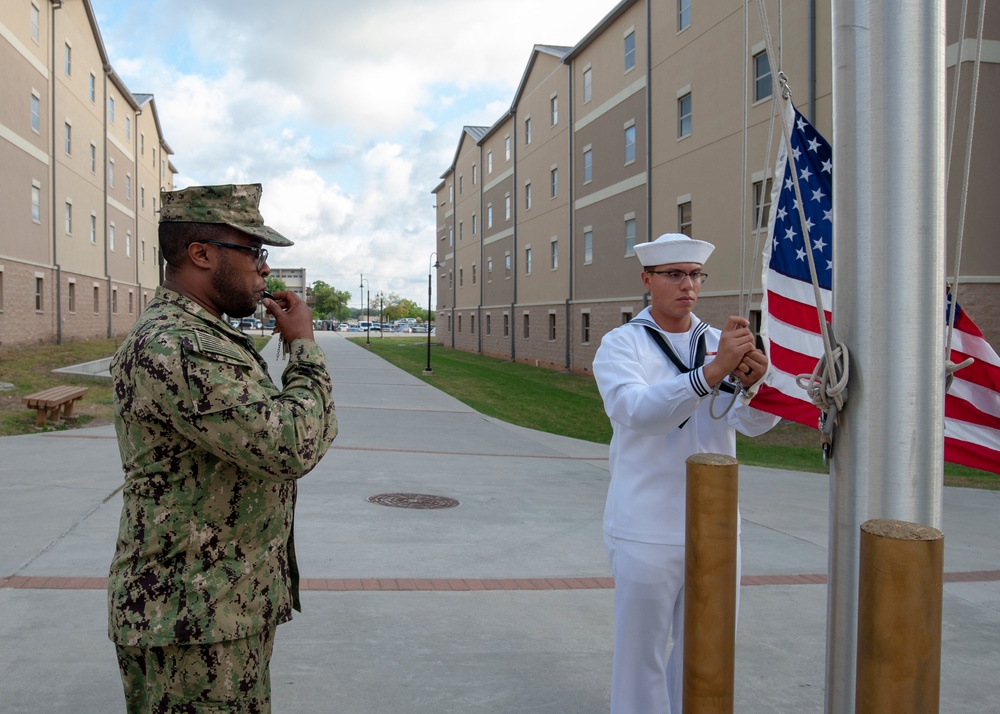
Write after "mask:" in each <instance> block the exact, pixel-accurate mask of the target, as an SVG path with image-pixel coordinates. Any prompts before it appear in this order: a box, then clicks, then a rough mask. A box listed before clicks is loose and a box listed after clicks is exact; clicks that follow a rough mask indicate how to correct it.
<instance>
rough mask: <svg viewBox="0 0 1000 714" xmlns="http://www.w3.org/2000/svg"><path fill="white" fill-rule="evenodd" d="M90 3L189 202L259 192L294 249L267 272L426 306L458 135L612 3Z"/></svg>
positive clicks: (489, 116)
mask: <svg viewBox="0 0 1000 714" xmlns="http://www.w3.org/2000/svg"><path fill="white" fill-rule="evenodd" d="M92 4H93V6H94V8H95V10H96V12H97V14H98V23H99V25H100V28H101V33H102V36H103V39H104V42H105V45H106V47H107V50H108V53H109V55H110V57H111V60H112V64H113V66H114V67H115V69H116V71H117V72H118V74H119V75H120V76H122V78H123V79H124V80H125V83H126V85H127V86H129V88H130V89H132V90H133V91H135V92H150V93H152V94H154V95H155V97H156V103H157V108H158V111H159V114H160V120H161V125H162V126H163V129H164V132H165V134H166V136H165V138H166V141H167V143H168V144H169V145H170V146H171V148H172V149H173V150H174V152H175V155H174V156H173V157H172V161H173V162H174V165H175V166H176V167H177V168H178V170H179V172H180V174H179V175H178V182H177V183H178V186H185V185H190V184H194V183H224V182H249V181H256V182H260V183H262V184H264V198H263V202H262V206H261V210H262V212H263V213H264V217H265V219H266V220H267V222H268V224H270V225H273V226H274V227H275V228H276V229H277V230H279V231H282V232H287V234H288V235H289V237H290V238H292V239H293V240H295V241H296V245H295V246H294V247H292V248H287V249H275V250H274V251H273V253H272V258H271V261H270V262H271V263H272V264H273V265H276V266H284V265H287V266H288V267H303V266H304V267H306V268H307V271H308V273H307V274H308V279H309V280H310V281H314V280H324V281H325V282H328V283H331V284H333V285H334V286H335V287H337V288H338V289H345V290H353V291H354V293H355V294H357V289H356V288H357V283H358V275H359V274H360V273H364V274H365V275H366V276H370V278H371V287H372V290H373V291H375V290H379V289H381V290H388V291H392V292H396V293H398V294H400V295H402V296H403V297H409V298H410V299H413V300H416V301H417V302H418V304H423V303H424V302H425V301H426V297H427V296H426V265H425V263H426V260H427V256H428V255H429V254H430V252H431V251H432V250H434V249H435V243H434V237H435V232H436V227H435V225H434V221H435V215H434V212H433V209H432V207H431V204H432V200H431V195H430V191H431V189H433V188H434V186H435V185H437V183H438V181H439V176H440V175H441V173H442V172H443V171H444V170H445V169H447V168H448V166H449V164H450V163H451V160H452V158H453V156H454V151H455V147H456V146H457V142H458V140H459V139H460V136H461V131H462V127H463V126H464V125H466V124H478V125H487V126H489V125H492V124H493V123H494V122H495V121H496V120H497V119H499V118H500V116H502V114H503V113H504V112H505V111H506V110H507V109H508V108H509V106H510V102H511V100H512V99H513V91H514V90H515V88H516V86H517V84H518V82H519V81H520V79H521V76H522V73H523V71H524V68H525V65H526V63H527V61H528V59H529V57H530V53H531V49H532V46H533V45H534V44H535V43H540V44H564V45H573V44H575V43H576V42H578V41H579V40H580V39H582V37H583V36H584V35H585V34H586V33H587V32H588V31H589V30H590V29H591V27H593V25H594V24H596V23H597V22H598V21H599V20H600V19H601V18H602V17H603V16H604V15H605V14H606V13H607V12H609V11H610V10H611V9H612V8H613V7H614V6H615V5H616V4H617V2H616V0H547V2H542V3H540V2H537V0H506V2H493V3H488V2H483V1H482V0H479V1H478V2H472V3H470V2H467V1H465V0H425V1H424V2H421V3H413V2H411V0H369V1H368V2H364V3H361V2H357V1H356V0H352V1H351V2H347V1H346V0H295V1H294V2H283V3H279V2H274V1H273V0H212V2H204V0H147V1H146V2H143V3H135V2H132V1H131V0H92ZM150 27H156V28H157V31H156V32H153V33H151V32H150V31H149V28H150Z"/></svg>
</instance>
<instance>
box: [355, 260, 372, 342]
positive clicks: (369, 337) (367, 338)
mask: <svg viewBox="0 0 1000 714" xmlns="http://www.w3.org/2000/svg"><path fill="white" fill-rule="evenodd" d="M365 286H368V329H367V330H365V344H366V345H370V344H371V343H372V290H371V285H369V283H368V279H367V278H366V277H365V276H364V275H362V276H361V285H359V286H358V287H359V288H361V303H362V304H361V307H364V306H365V304H364V303H365Z"/></svg>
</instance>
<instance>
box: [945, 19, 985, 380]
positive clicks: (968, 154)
mask: <svg viewBox="0 0 1000 714" xmlns="http://www.w3.org/2000/svg"><path fill="white" fill-rule="evenodd" d="M966 2H968V0H966ZM962 15H963V22H962V25H961V27H960V30H959V36H958V52H957V54H956V56H955V87H956V91H955V95H954V96H953V99H955V100H957V99H958V89H957V88H958V82H959V79H958V78H959V76H960V75H961V74H962V48H963V47H964V46H965V22H964V15H965V8H964V6H963V8H962ZM985 16H986V0H980V3H979V27H978V32H977V35H976V59H975V62H974V63H973V66H972V88H971V90H970V97H969V128H968V133H967V135H966V139H965V167H964V169H965V173H964V174H963V176H962V200H961V203H960V204H959V214H958V236H957V238H956V241H955V277H954V280H953V281H952V301H951V309H950V310H949V314H948V339H947V340H946V341H945V348H944V358H945V364H946V365H947V367H946V373H947V376H946V385H947V386H946V390H947V387H949V386H951V379H952V376H953V375H954V373H955V372H956V371H957V370H958V369H960V368H961V367H962V366H966V364H967V363H968V360H966V361H964V362H962V363H961V365H956V364H954V363H953V362H952V361H951V341H952V336H953V334H954V332H955V315H956V314H957V313H958V310H957V306H958V286H959V283H958V279H959V277H961V275H962V271H961V264H962V244H963V242H964V241H965V211H966V208H967V206H968V203H969V174H970V172H971V165H972V138H973V134H974V132H975V126H976V101H977V98H978V96H979V70H980V65H981V64H982V57H983V26H984V22H985ZM955 113H956V111H955V107H954V106H953V107H952V116H951V127H950V133H951V137H952V138H951V140H950V141H949V148H948V167H947V174H946V175H950V174H951V146H952V143H953V141H954V136H955Z"/></svg>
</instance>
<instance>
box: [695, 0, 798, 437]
mask: <svg viewBox="0 0 1000 714" xmlns="http://www.w3.org/2000/svg"><path fill="white" fill-rule="evenodd" d="M752 1H753V0H746V2H744V3H743V135H742V136H743V145H742V167H741V171H740V263H739V265H740V297H739V312H738V314H739V315H742V316H743V318H744V319H746V320H747V321H748V322H749V321H750V312H751V308H752V306H753V290H754V277H755V275H756V273H757V256H759V255H760V253H761V249H760V236H761V231H760V229H759V227H760V225H761V222H762V221H763V218H764V200H763V197H764V195H766V194H767V193H769V192H767V191H766V189H767V173H768V167H769V166H770V161H771V149H772V137H773V136H774V119H775V106H776V105H775V103H774V102H771V118H770V120H769V123H768V127H767V151H766V153H765V156H764V162H765V163H764V179H763V180H762V181H761V200H760V203H759V205H758V206H757V211H756V215H755V217H754V219H753V224H752V225H751V227H750V229H751V231H753V232H754V233H755V238H754V250H753V258H752V259H751V264H750V284H749V286H748V285H747V282H746V275H745V272H744V270H743V266H744V265H746V244H747V235H746V218H745V216H746V214H747V210H746V205H747V204H746V200H747V192H746V185H745V183H744V181H745V180H746V177H747V165H748V163H749V162H748V160H747V153H748V149H747V144H748V141H747V137H748V135H749V133H750V129H749V125H750V119H749V114H748V107H749V104H750V103H749V96H748V93H749V87H750V64H749V62H750V59H749V58H750V19H749V10H748V7H749V5H750V3H751V2H752ZM763 4H764V0H759V2H758V13H760V12H763V13H764V16H763V18H762V20H761V25H762V26H763V27H764V34H765V35H766V36H767V37H768V38H769V37H770V27H769V26H768V25H767V15H766V10H764V9H763ZM778 4H779V18H780V5H781V0H778ZM779 23H780V19H779ZM767 42H768V43H769V39H768V40H767ZM767 59H768V66H769V67H774V66H775V65H774V63H773V62H772V60H771V53H770V51H769V52H768V58H767ZM771 75H772V77H773V76H775V75H774V72H773V71H772V72H771ZM773 180H774V179H773V177H772V181H773ZM730 383H731V384H733V385H734V386H735V387H737V388H738V389H737V390H734V392H733V396H732V398H731V399H730V401H729V404H728V405H726V408H725V409H724V410H723V411H722V413H721V414H716V413H715V400H716V398H717V397H718V396H719V393H720V392H719V386H718V385H716V386H715V388H714V389H713V390H712V398H711V400H710V401H709V405H708V412H709V415H710V416H711V417H712V418H713V419H716V420H718V419H722V418H723V417H725V416H726V414H728V413H729V410H730V409H732V408H733V405H734V404H736V400H737V398H739V396H740V395H741V394H742V395H744V396H745V395H747V394H749V392H748V390H746V389H745V388H743V386H742V384H741V383H740V381H739V378H738V377H731V378H730Z"/></svg>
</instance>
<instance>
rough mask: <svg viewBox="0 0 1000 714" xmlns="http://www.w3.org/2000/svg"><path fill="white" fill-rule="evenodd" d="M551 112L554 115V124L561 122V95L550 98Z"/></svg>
mask: <svg viewBox="0 0 1000 714" xmlns="http://www.w3.org/2000/svg"><path fill="white" fill-rule="evenodd" d="M549 114H551V116H552V126H555V125H556V124H558V123H559V97H552V98H551V99H549Z"/></svg>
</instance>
